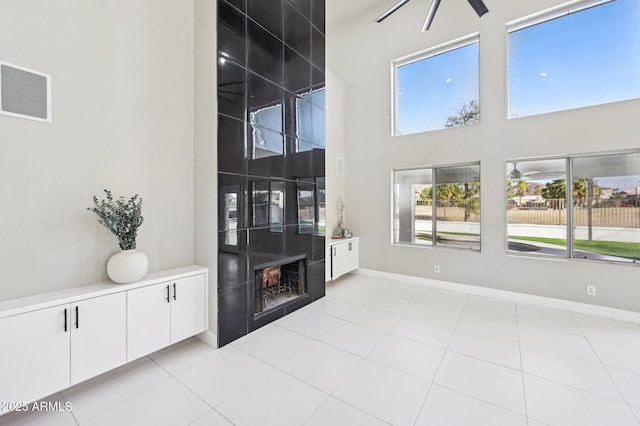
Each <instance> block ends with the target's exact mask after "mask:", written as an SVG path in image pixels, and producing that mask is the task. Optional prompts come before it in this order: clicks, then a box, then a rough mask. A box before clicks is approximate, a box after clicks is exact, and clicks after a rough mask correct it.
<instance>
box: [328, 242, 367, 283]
mask: <svg viewBox="0 0 640 426" xmlns="http://www.w3.org/2000/svg"><path fill="white" fill-rule="evenodd" d="M358 243H359V240H358V238H357V237H356V238H350V239H348V240H328V243H327V249H328V250H327V257H326V258H325V266H326V267H327V271H329V269H328V267H329V265H328V263H330V266H331V273H328V272H327V274H326V279H327V281H329V280H330V279H331V280H335V279H336V278H338V277H340V276H342V275H344V274H346V273H348V272H351V271H354V270H356V269H358V267H359V252H360V250H359V246H358Z"/></svg>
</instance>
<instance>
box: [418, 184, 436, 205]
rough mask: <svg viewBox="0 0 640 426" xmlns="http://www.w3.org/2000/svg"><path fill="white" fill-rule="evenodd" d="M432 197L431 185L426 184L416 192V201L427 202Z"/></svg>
mask: <svg viewBox="0 0 640 426" xmlns="http://www.w3.org/2000/svg"><path fill="white" fill-rule="evenodd" d="M432 198H433V187H431V186H427V187H425V188H423V189H422V191H420V192H419V193H418V201H423V202H429V201H431V199H432Z"/></svg>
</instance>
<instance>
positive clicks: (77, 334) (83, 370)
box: [71, 292, 127, 385]
mask: <svg viewBox="0 0 640 426" xmlns="http://www.w3.org/2000/svg"><path fill="white" fill-rule="evenodd" d="M126 362H127V294H126V292H121V293H115V294H110V295H108V296H102V297H96V298H93V299H87V300H83V301H81V302H78V303H72V304H71V384H72V385H74V384H76V383H79V382H82V381H83V380H86V379H88V378H90V377H93V376H97V375H98V374H101V373H104V372H105V371H109V370H111V369H112V368H115V367H118V366H120V365H123V364H125V363H126Z"/></svg>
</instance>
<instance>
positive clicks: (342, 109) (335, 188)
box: [325, 70, 349, 238]
mask: <svg viewBox="0 0 640 426" xmlns="http://www.w3.org/2000/svg"><path fill="white" fill-rule="evenodd" d="M326 85H327V105H330V107H329V108H327V130H326V132H327V137H326V141H327V142H326V144H327V146H326V151H325V163H326V164H325V174H326V185H327V192H326V201H327V207H326V221H327V238H331V235H332V234H333V230H334V229H335V228H336V227H337V226H338V220H339V216H340V214H339V212H338V199H339V198H341V199H342V200H343V201H344V200H345V198H346V194H345V176H344V174H343V175H338V174H337V173H336V159H338V158H341V159H342V161H343V165H344V168H345V169H346V168H347V167H349V165H348V164H347V163H346V159H345V142H346V140H345V132H346V119H345V118H346V101H347V99H346V85H345V83H344V81H343V80H342V79H341V78H340V77H338V76H337V75H335V74H334V73H332V72H331V71H330V70H327V71H326ZM345 223H346V226H347V227H348V226H349V223H348V221H347V214H346V213H345Z"/></svg>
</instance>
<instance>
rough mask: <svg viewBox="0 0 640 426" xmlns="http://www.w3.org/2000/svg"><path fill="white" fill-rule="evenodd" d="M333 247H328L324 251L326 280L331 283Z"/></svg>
mask: <svg viewBox="0 0 640 426" xmlns="http://www.w3.org/2000/svg"><path fill="white" fill-rule="evenodd" d="M332 252H333V249H332V246H326V247H325V249H324V280H325V281H331V279H332V278H331V254H332Z"/></svg>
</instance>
